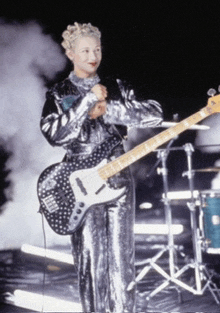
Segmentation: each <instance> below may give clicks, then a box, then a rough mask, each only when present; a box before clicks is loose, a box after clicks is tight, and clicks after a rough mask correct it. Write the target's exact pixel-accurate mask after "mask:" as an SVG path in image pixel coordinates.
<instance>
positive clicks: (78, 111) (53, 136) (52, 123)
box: [40, 91, 98, 146]
mask: <svg viewBox="0 0 220 313" xmlns="http://www.w3.org/2000/svg"><path fill="white" fill-rule="evenodd" d="M71 101H72V103H71ZM97 101H98V99H97V97H96V95H95V94H94V93H93V92H91V91H90V92H88V93H87V94H86V95H85V96H84V97H83V98H80V99H79V101H78V102H77V104H76V105H73V102H76V101H75V98H74V95H73V96H70V95H69V96H68V98H66V97H64V98H63V99H62V98H61V99H58V96H57V95H56V93H54V92H52V91H48V92H47V94H46V102H45V104H44V108H43V112H42V117H41V121H40V128H41V131H42V133H43V135H44V136H45V138H46V139H47V140H48V142H49V143H50V144H51V145H52V146H65V145H67V144H69V143H70V142H72V141H73V140H74V139H76V138H77V137H78V135H79V133H80V130H81V127H82V124H83V122H84V121H85V119H86V118H87V116H88V112H89V111H90V110H91V108H92V107H93V106H94V105H95V103H96V102H97ZM66 103H69V108H68V109H65V110H63V109H61V105H62V108H63V107H65V106H66ZM70 103H71V105H70Z"/></svg>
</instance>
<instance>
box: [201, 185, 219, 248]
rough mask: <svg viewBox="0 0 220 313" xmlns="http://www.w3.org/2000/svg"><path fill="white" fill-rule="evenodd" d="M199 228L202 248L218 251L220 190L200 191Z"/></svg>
mask: <svg viewBox="0 0 220 313" xmlns="http://www.w3.org/2000/svg"><path fill="white" fill-rule="evenodd" d="M200 198H201V200H200V203H201V204H200V219H199V222H200V224H199V225H200V229H201V234H202V238H203V245H202V248H203V250H204V251H205V252H207V253H215V254H219V253H220V190H204V191H201V192H200Z"/></svg>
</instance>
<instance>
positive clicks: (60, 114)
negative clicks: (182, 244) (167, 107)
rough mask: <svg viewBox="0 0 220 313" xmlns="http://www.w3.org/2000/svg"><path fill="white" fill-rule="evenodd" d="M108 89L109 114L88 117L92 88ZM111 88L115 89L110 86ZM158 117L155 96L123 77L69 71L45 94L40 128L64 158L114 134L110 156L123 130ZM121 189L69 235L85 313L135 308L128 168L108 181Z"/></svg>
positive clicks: (149, 124)
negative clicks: (142, 93) (142, 96)
mask: <svg viewBox="0 0 220 313" xmlns="http://www.w3.org/2000/svg"><path fill="white" fill-rule="evenodd" d="M97 83H101V84H103V85H104V86H106V87H107V90H108V91H109V96H108V99H107V112H106V113H105V114H104V115H103V116H102V117H99V118H97V119H95V120H91V119H90V118H89V116H88V112H89V111H90V110H91V108H92V107H93V106H94V105H95V103H96V102H97V98H96V96H95V94H94V93H92V92H91V88H92V87H93V86H94V85H96V84H97ZM112 86H113V87H112ZM161 121H162V110H161V107H160V105H159V103H158V102H156V101H154V100H144V101H139V100H138V99H136V97H135V95H134V92H133V90H132V89H131V88H128V87H126V86H125V84H123V83H122V81H121V80H110V81H108V80H106V81H104V82H103V81H102V80H100V78H99V76H98V75H97V76H95V77H93V78H88V79H81V78H78V77H76V76H75V74H74V73H73V72H72V73H70V75H69V77H68V78H67V79H66V80H64V81H63V82H61V83H59V84H56V85H55V86H54V87H53V88H52V89H50V90H49V91H48V92H47V100H46V103H45V106H44V109H43V113H42V119H41V130H42V132H43V134H44V136H45V137H46V139H47V140H48V141H49V143H50V144H52V145H58V146H63V147H64V148H65V149H66V156H65V161H69V162H71V160H73V158H84V159H85V158H87V156H88V155H90V154H91V153H92V152H93V151H94V149H95V147H96V146H98V145H100V143H103V142H105V140H106V139H107V138H109V137H111V136H113V135H116V136H118V138H119V141H120V142H121V143H120V144H119V145H118V146H117V147H116V148H114V149H113V150H112V151H109V157H108V159H109V160H112V159H113V158H115V157H118V156H120V155H121V154H122V153H124V150H123V145H122V136H124V133H122V132H121V129H119V128H118V126H119V125H120V126H122V128H123V127H124V128H126V127H128V126H129V127H153V126H156V125H157V124H158V123H160V122H161ZM109 183H110V185H111V186H112V187H113V188H121V187H125V190H126V191H125V193H124V194H123V195H122V196H121V198H120V199H118V200H115V201H112V203H108V204H103V205H97V206H96V207H92V209H90V211H89V212H88V213H87V215H86V219H85V221H84V223H83V225H82V226H81V227H80V229H79V230H77V231H76V232H75V233H74V234H73V235H72V244H73V255H74V259H75V264H76V266H77V269H78V276H79V290H80V296H81V301H82V306H83V310H84V312H97V313H106V312H107V311H108V310H110V312H114V313H126V312H129V313H134V312H135V289H132V290H131V291H127V287H128V286H129V284H130V283H131V282H132V281H134V279H135V267H134V234H133V226H134V210H135V204H134V185H133V182H132V177H131V174H130V170H129V169H125V170H123V171H122V172H121V173H120V174H117V175H115V176H114V177H113V178H111V179H110V181H109Z"/></svg>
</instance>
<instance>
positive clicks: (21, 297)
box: [7, 289, 82, 312]
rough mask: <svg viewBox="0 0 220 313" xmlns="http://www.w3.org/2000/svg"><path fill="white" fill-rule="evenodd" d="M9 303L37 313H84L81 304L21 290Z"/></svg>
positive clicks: (13, 295) (9, 299)
mask: <svg viewBox="0 0 220 313" xmlns="http://www.w3.org/2000/svg"><path fill="white" fill-rule="evenodd" d="M7 302H8V303H9V304H12V305H14V306H16V307H20V308H23V309H29V310H31V311H36V312H82V307H81V304H80V303H76V302H72V301H65V300H62V299H58V298H55V297H51V296H46V295H42V294H37V293H33V292H29V291H24V290H19V289H17V290H15V291H14V294H12V295H10V296H8V298H7Z"/></svg>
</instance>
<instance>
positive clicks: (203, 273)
mask: <svg viewBox="0 0 220 313" xmlns="http://www.w3.org/2000/svg"><path fill="white" fill-rule="evenodd" d="M173 149H174V150H185V152H186V156H187V165H188V171H187V172H185V173H183V176H187V177H188V181H189V189H190V195H191V199H190V202H189V203H187V206H188V208H189V210H190V223H191V230H192V242H193V252H194V260H192V261H191V262H190V263H188V264H186V265H185V266H183V267H182V268H180V269H179V268H178V267H177V265H175V262H174V257H175V256H176V252H177V248H176V247H175V246H174V237H173V233H172V211H171V207H170V200H169V198H168V179H167V167H166V160H167V156H168V152H169V150H171V149H170V148H167V149H161V150H158V158H160V159H161V162H162V169H161V170H160V174H162V177H163V187H164V199H163V201H164V205H165V219H166V224H167V226H168V245H167V246H165V247H164V249H162V250H161V251H159V252H158V253H157V254H156V255H155V256H154V257H153V258H151V259H147V260H145V261H144V262H142V264H139V265H145V264H146V266H145V267H144V268H143V269H142V270H141V272H140V273H139V274H138V275H137V277H136V279H135V282H133V283H131V284H130V285H129V287H128V290H130V289H132V288H133V287H134V285H135V284H137V283H138V282H139V281H140V280H142V279H143V278H144V276H145V275H146V274H147V273H148V272H149V271H150V270H151V269H154V270H156V271H157V272H158V273H159V274H160V275H162V276H163V277H164V278H165V281H164V282H163V283H162V284H161V285H160V286H158V287H157V288H156V289H155V290H154V291H152V292H151V293H150V294H149V295H148V297H147V300H150V298H152V297H153V296H155V295H156V294H157V293H159V292H160V291H162V290H163V289H165V288H166V287H168V286H169V285H170V284H171V283H174V284H175V285H177V287H181V288H183V289H185V290H188V291H189V292H191V293H192V294H194V295H202V294H203V293H204V291H205V290H206V289H207V288H208V289H209V290H210V292H211V294H212V295H213V298H214V299H215V301H216V303H217V304H220V291H219V289H218V288H217V287H216V285H215V284H214V283H213V282H212V276H213V275H211V274H210V273H209V271H208V269H207V268H206V266H205V265H204V264H202V253H201V238H200V237H199V229H198V226H197V218H196V199H195V198H194V195H193V191H194V182H193V171H192V152H193V151H194V150H193V147H192V145H191V144H185V145H184V146H183V148H172V150H173ZM167 251H168V253H169V273H167V272H166V271H165V270H163V268H161V267H160V266H159V265H158V264H157V263H156V262H157V260H158V259H159V258H160V257H161V256H162V255H163V254H164V253H165V252H167ZM182 255H183V254H182ZM184 256H185V255H184ZM189 269H193V270H194V274H195V286H189V285H188V284H187V283H186V282H183V281H181V280H180V277H181V275H182V274H183V273H184V272H186V271H187V270H189Z"/></svg>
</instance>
